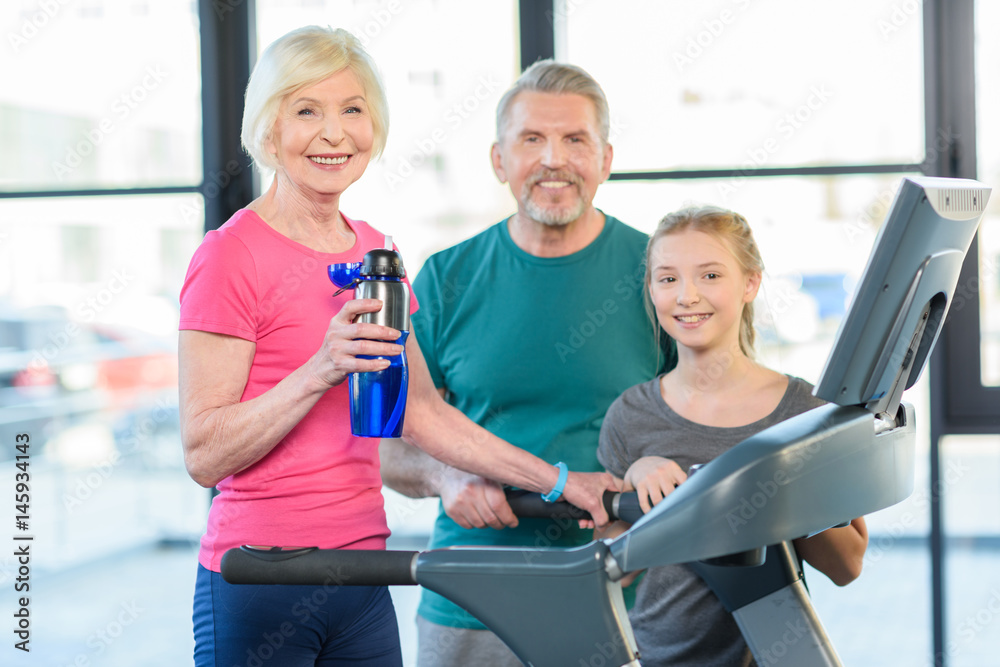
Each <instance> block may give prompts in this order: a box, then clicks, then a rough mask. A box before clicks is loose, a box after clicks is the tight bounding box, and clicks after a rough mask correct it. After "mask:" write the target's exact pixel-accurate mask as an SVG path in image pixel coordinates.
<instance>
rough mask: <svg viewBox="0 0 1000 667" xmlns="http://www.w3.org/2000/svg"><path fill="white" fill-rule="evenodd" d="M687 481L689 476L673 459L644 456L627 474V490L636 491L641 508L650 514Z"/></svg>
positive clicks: (630, 467)
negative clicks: (650, 511)
mask: <svg viewBox="0 0 1000 667" xmlns="http://www.w3.org/2000/svg"><path fill="white" fill-rule="evenodd" d="M686 479H687V475H686V474H685V473H684V471H683V470H681V467H680V466H679V465H677V463H675V462H674V461H673V460H672V459H667V458H664V457H662V456H643V457H642V458H641V459H638V460H637V461H636V462H635V463H633V464H632V465H631V466H629V469H628V470H627V471H626V472H625V489H626V490H631V489H635V491H636V494H637V495H638V496H639V507H641V508H642V511H643V513H645V512H648V511H649V510H651V509H652V508H653V506H655V505H656V504H657V503H659V502H660V501H661V500H663V499H664V498H666V497H667V496H669V495H670V494H671V493H673V491H674V489H676V488H677V487H678V486H680V485H681V483H682V482H683V481H684V480H686Z"/></svg>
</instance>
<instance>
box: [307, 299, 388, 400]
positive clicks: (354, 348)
mask: <svg viewBox="0 0 1000 667" xmlns="http://www.w3.org/2000/svg"><path fill="white" fill-rule="evenodd" d="M381 309H382V302H381V301H379V300H378V299H353V300H351V301H348V302H347V303H345V304H344V307H343V308H341V309H340V312H339V313H337V314H336V315H334V316H333V318H332V319H331V320H330V326H329V327H327V330H326V335H325V336H324V337H323V345H322V346H321V347H320V349H319V350H318V351H317V352H316V354H314V355H313V357H312V359H311V360H310V364H311V366H312V373H313V376H314V377H315V378H316V379H317V380H319V382H320V383H321V384H322V385H324V386H325V387H333V386H336V385H338V384H340V383H341V382H343V381H344V380H345V379H346V378H347V376H348V375H350V374H351V373H367V372H369V371H380V370H383V369H385V368H388V366H389V360H388V359H359V358H358V355H366V356H372V357H376V356H381V357H393V356H396V355H398V354H400V353H401V352H402V351H403V346H402V345H396V343H395V341H396V340H397V339H398V338H399V336H400V332H399V331H396V330H395V329H392V328H390V327H384V326H381V325H378V324H371V323H367V322H355V320H356V319H357V317H358V316H359V315H361V314H363V313H376V312H378V311H379V310H381ZM386 341H388V342H386Z"/></svg>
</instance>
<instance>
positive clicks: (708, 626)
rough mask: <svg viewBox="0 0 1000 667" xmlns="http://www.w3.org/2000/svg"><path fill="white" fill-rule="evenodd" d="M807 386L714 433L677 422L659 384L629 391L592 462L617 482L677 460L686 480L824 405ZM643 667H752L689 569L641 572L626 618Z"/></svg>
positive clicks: (725, 617)
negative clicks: (649, 461) (653, 460)
mask: <svg viewBox="0 0 1000 667" xmlns="http://www.w3.org/2000/svg"><path fill="white" fill-rule="evenodd" d="M811 392H812V385H810V384H809V383H808V382H806V381H805V380H802V379H801V378H797V377H792V376H789V381H788V389H787V390H786V391H785V395H784V396H783V397H782V399H781V402H780V403H779V404H778V407H777V408H775V410H774V411H773V412H772V413H771V414H769V415H768V416H767V417H765V418H764V419H761V420H760V421H757V422H754V423H753V424H747V425H746V426H737V427H735V428H719V427H715V426H704V425H702V424H696V423H695V422H692V421H690V420H688V419H685V418H684V417H681V416H680V415H678V414H677V413H676V412H674V411H673V410H671V409H670V407H669V406H668V405H667V404H666V403H665V402H664V401H663V398H662V397H661V396H660V379H659V378H656V379H654V380H651V381H649V382H644V383H642V384H638V385H636V386H634V387H631V388H630V389H628V390H626V391H625V393H623V394H622V395H621V396H619V397H618V399H617V400H616V401H615V402H614V403H613V404H612V405H611V407H610V408H609V409H608V413H607V415H606V416H605V418H604V425H603V426H602V428H601V439H600V446H599V447H598V449H597V458H598V460H599V461H600V462H601V464H603V465H604V467H605V468H606V469H607V470H608V471H609V472H611V473H612V474H613V475H616V476H617V477H624V475H625V471H626V470H628V467H629V466H630V465H631V464H632V463H633V462H635V461H636V460H637V459H639V458H642V457H643V456H663V457H666V458H668V459H672V460H674V461H675V462H676V463H677V465H679V466H680V467H681V469H682V470H684V471H685V472H687V471H688V469H689V468H690V467H691V466H692V465H694V464H696V463H708V462H709V461H711V460H712V459H714V458H715V457H717V456H719V455H720V454H722V453H724V452H726V451H727V450H729V449H730V448H731V447H733V446H734V445H737V444H739V443H740V442H741V441H743V440H745V439H746V438H749V437H750V436H752V435H754V434H755V433H758V432H759V431H763V430H764V429H765V428H768V427H769V426H773V425H774V424H777V423H779V422H782V421H784V420H786V419H789V418H791V417H794V416H795V415H797V414H800V413H802V412H806V411H807V410H811V409H813V408H815V407H819V406H820V405H823V403H824V401H822V400H820V399H818V398H816V397H814V396H813V395H812V393H811ZM629 619H630V620H631V622H632V628H633V629H634V630H635V638H636V643H637V644H638V646H639V654H640V658H641V660H642V664H643V666H644V667H645V666H646V665H649V666H650V667H653V666H655V665H670V667H683V666H690V667H714V666H719V667H723V666H725V667H729V666H731V665H732V666H735V665H739V666H741V667H742V666H746V665H752V664H753V656H752V655H751V654H750V650H749V649H748V648H747V645H746V642H745V641H744V640H743V636H742V635H741V634H740V630H739V627H738V626H737V625H736V621H735V620H734V619H733V617H732V615H731V614H730V613H729V612H727V611H726V610H725V608H724V607H723V606H722V603H721V602H719V599H718V598H717V597H716V596H715V594H714V593H713V592H712V591H711V589H709V588H708V586H707V585H706V584H705V583H704V582H703V581H702V580H701V578H700V577H699V576H698V575H697V574H695V573H694V571H693V570H691V568H689V567H688V566H687V565H665V566H662V567H654V568H651V569H650V570H649V571H647V572H646V574H645V575H644V577H643V579H642V581H641V582H640V583H639V588H638V591H637V594H636V601H635V606H634V607H633V608H632V609H631V611H629Z"/></svg>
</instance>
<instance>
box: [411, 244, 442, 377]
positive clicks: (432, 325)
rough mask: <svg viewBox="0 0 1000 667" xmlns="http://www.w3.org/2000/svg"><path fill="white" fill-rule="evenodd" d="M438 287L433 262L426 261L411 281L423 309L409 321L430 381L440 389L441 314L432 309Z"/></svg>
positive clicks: (437, 310) (436, 301)
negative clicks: (418, 343) (439, 342)
mask: <svg viewBox="0 0 1000 667" xmlns="http://www.w3.org/2000/svg"><path fill="white" fill-rule="evenodd" d="M438 285H439V280H438V273H437V271H436V269H435V267H434V264H433V262H431V261H428V262H426V263H425V264H424V266H423V268H422V269H421V270H420V273H418V274H417V277H416V278H414V280H413V294H414V296H416V298H417V301H418V302H420V303H423V304H424V307H423V308H420V310H418V311H417V312H415V313H413V315H412V316H411V318H410V319H411V322H412V326H413V330H414V331H415V332H416V334H417V339H418V340H419V341H420V351H421V352H422V353H423V355H424V360H425V361H426V362H427V370H428V371H429V372H430V375H431V380H433V381H434V386H435V387H437V388H438V389H440V388H441V387H443V386H444V373H443V372H442V371H441V364H440V361H439V358H438V357H439V355H438V341H439V340H440V336H439V332H440V329H441V322H440V320H441V317H442V315H443V313H442V312H441V309H440V308H435V307H434V305H435V304H440V300H439V299H438V300H436V299H435V298H434V295H435V294H438V293H439V290H438Z"/></svg>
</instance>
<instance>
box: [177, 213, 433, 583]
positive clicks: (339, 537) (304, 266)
mask: <svg viewBox="0 0 1000 667" xmlns="http://www.w3.org/2000/svg"><path fill="white" fill-rule="evenodd" d="M344 220H346V221H347V224H348V225H349V226H350V227H351V229H352V230H353V231H354V234H355V236H356V237H357V240H356V242H355V244H354V246H353V247H352V248H351V249H350V250H348V251H346V252H343V253H335V254H334V253H323V252H317V251H315V250H312V249H310V248H308V247H306V246H304V245H301V244H299V243H296V242H295V241H292V240H291V239H289V238H287V237H285V236H283V235H281V234H279V233H278V232H277V231H275V230H274V229H272V228H271V227H270V226H268V224H267V223H265V222H264V221H263V220H261V218H260V217H259V216H258V215H257V214H256V213H254V212H252V211H249V210H246V209H243V210H241V211H238V212H237V213H236V214H235V215H234V216H233V217H232V218H230V220H229V221H228V222H226V224H224V225H223V226H222V227H220V228H219V229H218V230H216V231H211V232H208V234H206V235H205V239H204V241H203V242H202V244H201V245H200V246H199V247H198V250H197V251H196V252H195V254H194V257H193V258H192V260H191V265H190V266H189V267H188V273H187V277H186V279H185V281H184V287H183V289H182V290H181V297H180V301H181V311H180V328H181V329H182V330H183V329H194V330H198V331H209V332H213V333H220V334H227V335H230V336H238V337H240V338H243V339H246V340H249V341H253V342H254V343H256V351H255V354H254V360H253V365H252V366H251V368H250V377H249V378H248V380H247V385H246V389H245V390H244V391H243V396H242V398H241V399H240V400H241V401H247V400H250V399H252V398H255V397H257V396H260V395H261V394H263V393H264V392H266V391H267V390H269V389H271V388H272V387H273V386H275V385H276V384H277V383H278V382H280V381H281V380H282V379H283V378H284V377H285V376H287V375H288V374H289V373H290V372H291V371H293V370H294V369H296V368H298V367H299V366H301V365H302V364H304V363H305V362H306V361H307V360H308V359H309V357H311V356H312V355H313V354H314V353H315V352H316V350H318V349H319V347H320V345H321V343H322V342H323V337H324V335H325V334H326V330H327V327H328V326H329V324H330V318H332V317H333V316H334V315H336V314H337V312H338V311H339V310H340V308H341V307H342V306H343V305H344V303H345V302H347V301H348V300H350V299H351V298H353V290H345V291H344V292H342V293H341V294H340V295H338V296H336V297H334V296H333V293H334V292H335V291H336V290H337V288H336V286H335V285H334V284H333V283H331V282H330V279H329V278H328V277H327V266H328V265H330V264H334V263H339V262H359V261H361V259H362V258H363V257H364V255H365V253H366V252H368V251H369V250H371V249H373V248H381V247H384V245H385V237H384V236H383V235H382V234H380V233H379V232H377V231H375V230H374V229H372V228H371V227H370V226H369V225H368V224H367V223H364V222H361V221H356V220H350V219H348V218H347V217H346V216H344ZM410 295H411V296H410V310H411V312H413V311H416V308H417V302H416V298H415V297H413V291H412V290H411V291H410ZM381 487H382V479H381V476H380V474H379V460H378V439H376V438H359V437H356V436H353V435H351V428H350V416H349V412H348V389H347V382H346V381H345V382H343V383H342V384H340V385H338V386H336V387H333V388H331V389H330V390H329V391H327V392H326V394H324V395H323V397H322V398H321V399H320V400H319V402H318V403H316V405H315V406H314V407H313V409H312V410H310V411H309V413H308V414H307V415H306V416H305V417H304V418H303V419H302V421H301V422H299V424H298V425H297V426H295V428H293V429H292V430H291V431H290V432H289V433H288V435H287V436H285V438H284V440H282V441H281V442H280V443H278V445H277V446H276V447H275V448H274V449H273V450H271V451H270V452H269V453H268V454H267V455H266V456H265V457H264V458H262V459H261V460H260V461H258V462H257V463H255V464H254V465H252V466H250V467H249V468H247V469H246V470H243V471H242V472H239V473H236V474H235V475H232V476H230V477H227V478H226V479H224V480H222V481H221V482H220V483H219V485H218V489H219V494H218V495H217V496H216V497H215V499H214V500H213V501H212V509H211V511H210V512H209V516H208V528H207V530H206V532H205V535H204V537H202V540H201V552H200V554H199V556H198V560H199V562H200V563H201V564H202V565H204V566H205V567H206V568H208V569H210V570H213V571H215V572H218V571H219V565H220V562H221V560H222V555H223V554H224V553H225V552H226V551H227V550H228V549H231V548H233V547H238V546H240V545H243V544H254V545H267V546H287V547H295V546H316V547H322V548H327V549H333V548H348V549H384V548H385V539H386V537H388V535H389V529H388V527H387V525H386V520H385V510H384V508H383V502H382V494H381Z"/></svg>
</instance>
